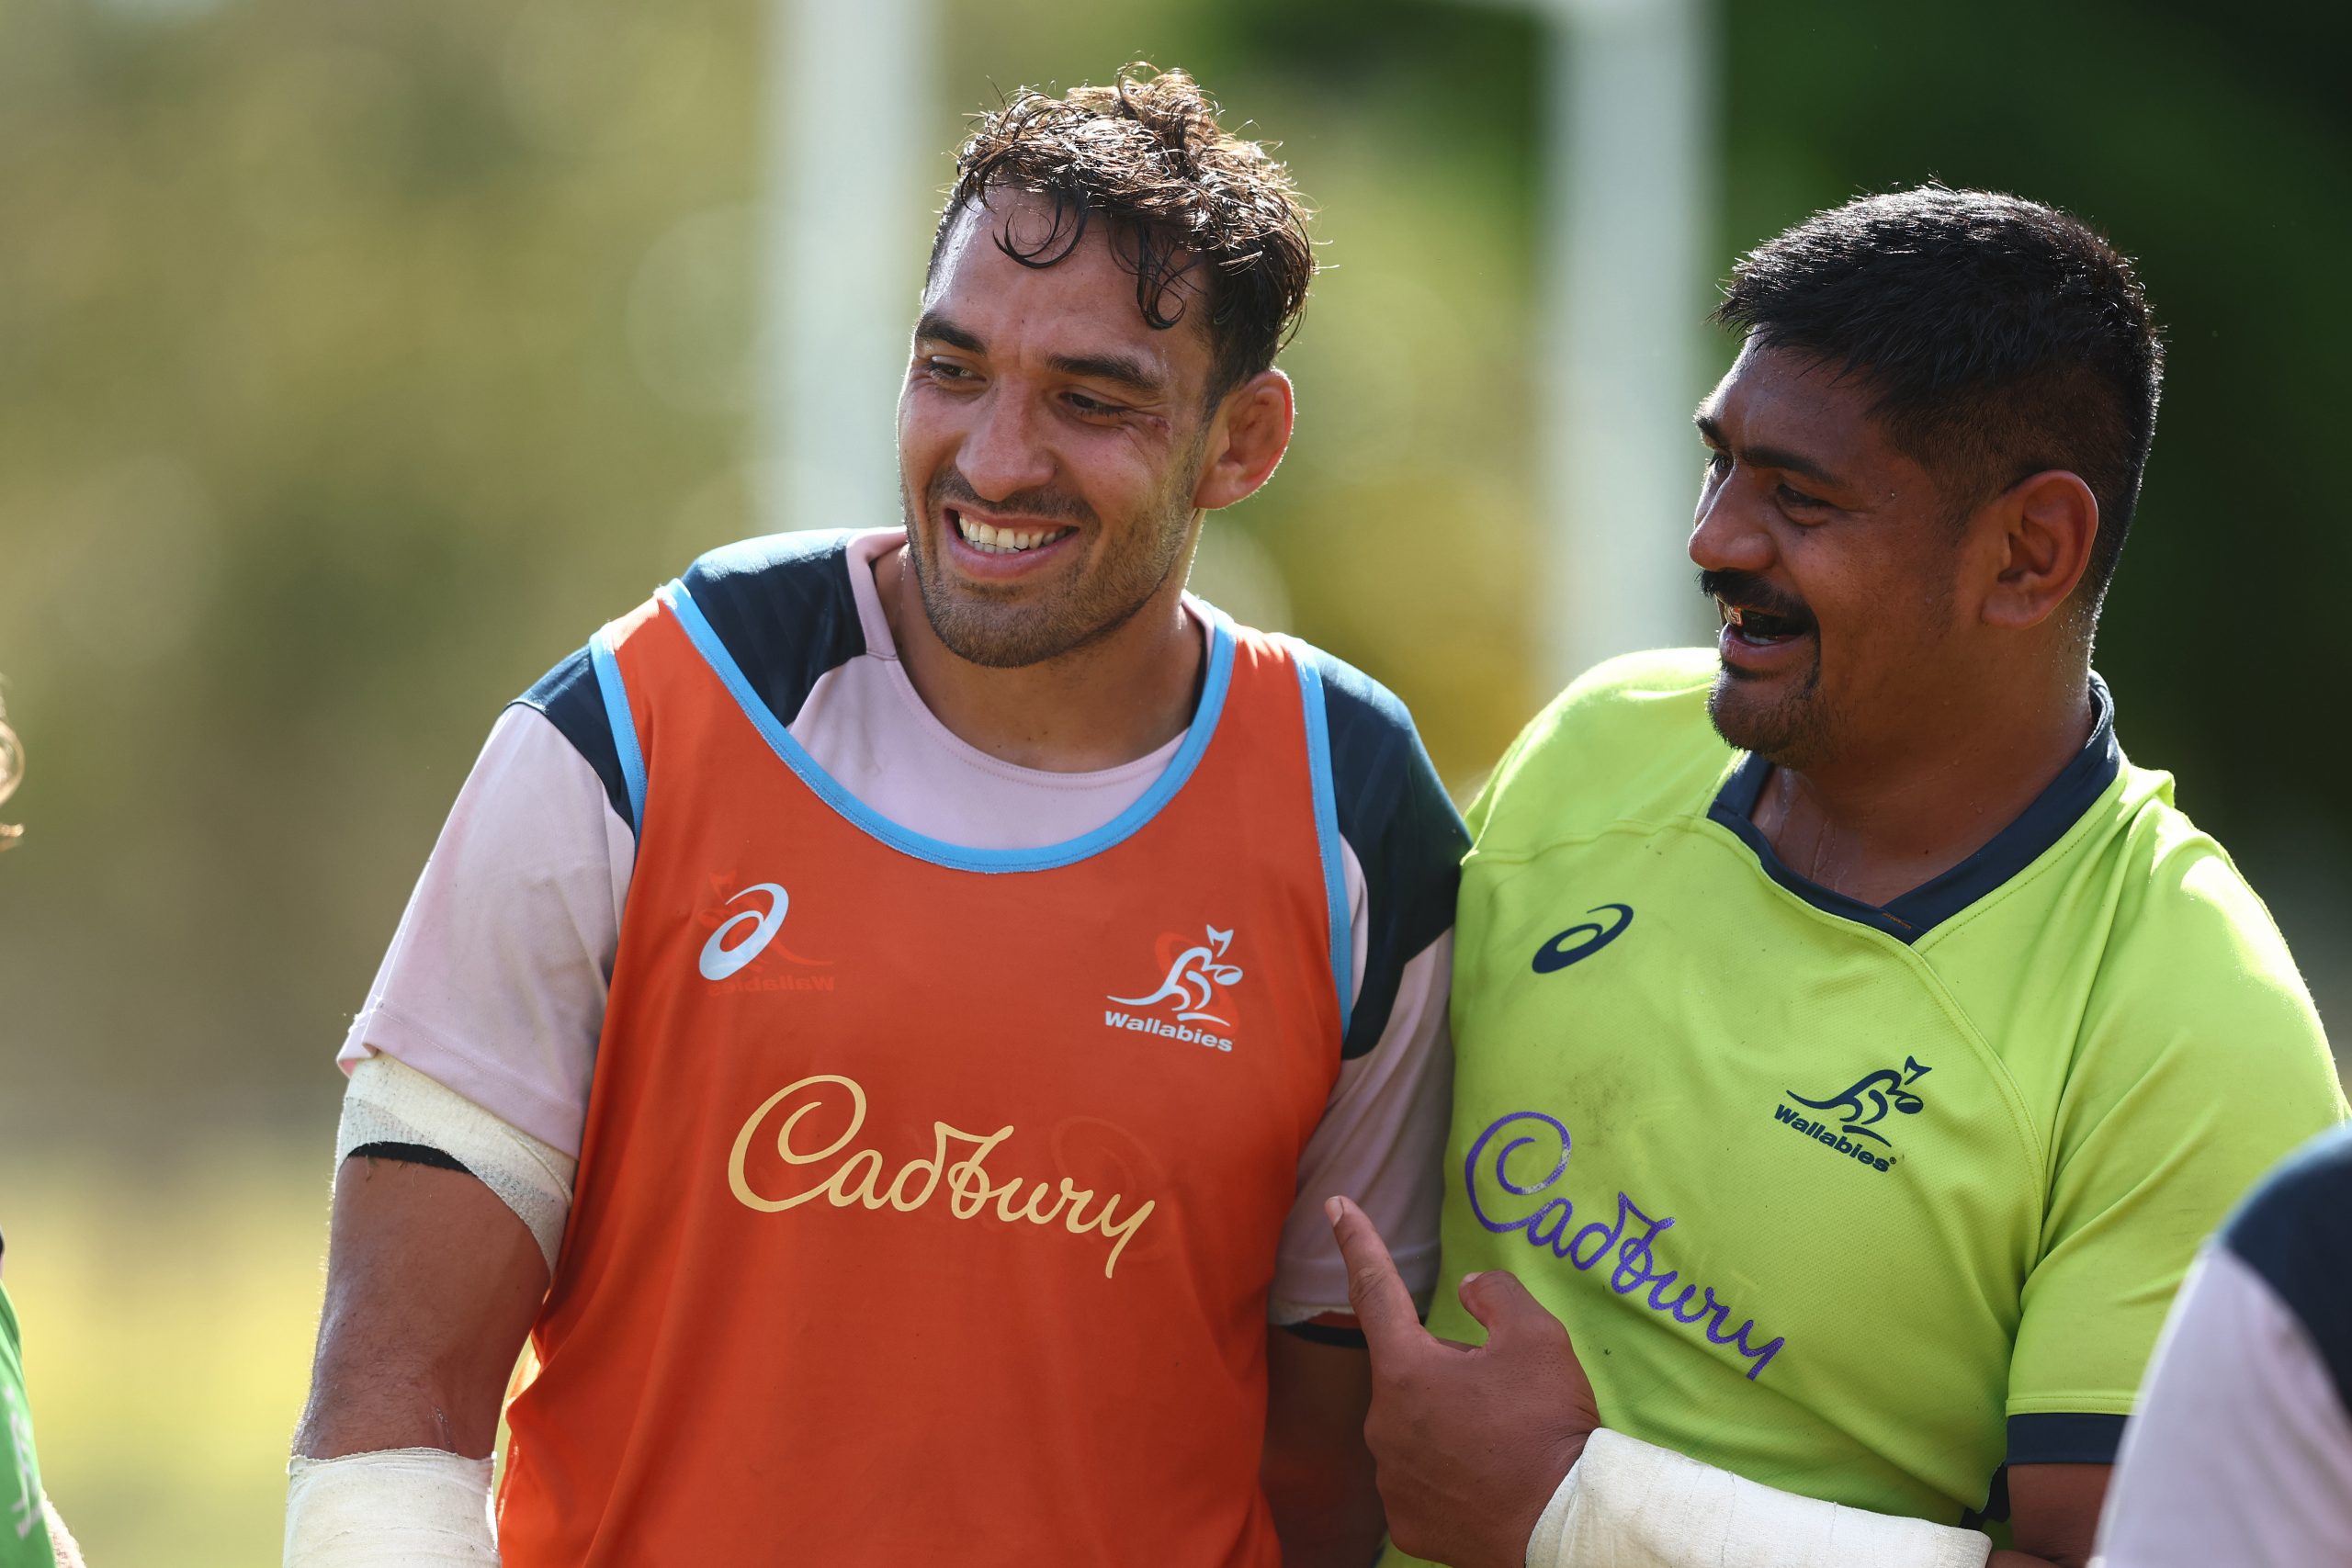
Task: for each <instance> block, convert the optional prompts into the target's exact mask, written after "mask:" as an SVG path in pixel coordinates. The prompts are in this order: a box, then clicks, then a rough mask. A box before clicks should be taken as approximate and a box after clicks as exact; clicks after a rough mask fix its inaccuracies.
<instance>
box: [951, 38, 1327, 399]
mask: <svg viewBox="0 0 2352 1568" xmlns="http://www.w3.org/2000/svg"><path fill="white" fill-rule="evenodd" d="M1216 117H1217V106H1216V101H1215V100H1214V99H1212V98H1210V97H1209V96H1208V95H1207V94H1206V93H1204V92H1203V91H1202V90H1201V86H1200V84H1199V83H1197V82H1195V81H1193V78H1192V77H1191V76H1189V75H1187V74H1186V73H1183V72H1182V71H1176V70H1169V71H1157V70H1154V69H1153V68H1152V67H1151V66H1149V65H1147V64H1143V63H1140V62H1137V63H1135V64H1131V65H1127V66H1125V67H1124V68H1122V69H1121V71H1120V72H1119V74H1118V77H1117V79H1116V80H1115V81H1114V82H1113V83H1112V85H1109V86H1107V87H1091V86H1090V87H1073V88H1071V89H1070V90H1069V93H1068V94H1066V95H1064V96H1061V97H1058V98H1049V97H1047V96H1045V95H1044V94H1042V93H1039V92H1036V91H1035V90H1034V89H1031V88H1027V87H1023V88H1022V89H1021V90H1020V91H1018V92H1016V93H1014V94H1013V95H1012V97H1011V98H1010V99H1008V100H1007V101H1006V102H1005V104H1004V105H1003V107H1001V108H999V109H997V110H995V111H994V112H993V113H990V114H986V115H982V116H980V117H978V125H977V126H976V127H975V128H974V129H973V131H972V134H971V136H970V138H969V139H968V140H967V141H965V143H964V145H963V146H962V147H961V148H959V149H957V151H956V183H955V185H954V186H952V187H951V188H950V190H949V192H948V197H947V205H946V207H945V209H944V210H942V212H941V213H940V215H939V228H938V231H936V232H935V233H934V234H933V238H932V245H931V266H932V268H933V270H936V269H937V267H938V265H939V257H940V253H941V252H942V251H943V250H944V248H945V246H946V243H947V236H948V234H949V233H950V231H953V230H954V228H955V226H956V220H957V219H958V218H960V217H962V216H963V214H964V212H965V210H966V209H967V208H970V207H972V206H975V205H977V204H978V203H979V202H982V201H984V200H986V199H987V197H988V194H989V192H990V191H991V190H998V189H1006V190H1018V191H1027V192H1029V193H1031V194H1033V195H1036V196H1041V197H1046V198H1047V199H1048V200H1050V201H1051V202H1052V204H1053V219H1052V222H1051V223H1050V224H1049V225H1048V226H1047V228H1046V233H1045V234H1044V236H1043V237H1041V238H1039V239H1038V240H1037V241H1036V243H1034V244H1031V243H1025V242H1024V241H1023V240H1021V239H1016V238H1015V237H1014V236H1013V235H1012V233H1011V232H1010V231H1005V232H1001V233H999V234H998V235H997V237H996V244H997V248H998V249H999V250H1001V251H1002V252H1003V253H1004V254H1006V255H1008V256H1011V257H1012V259H1013V260H1014V261H1017V262H1019V263H1020V264H1021V265H1023V266H1030V267H1048V266H1052V265H1054V264H1056V263H1057V262H1059V261H1060V260H1062V259H1063V258H1064V257H1065V256H1068V255H1069V254H1070V253H1071V252H1072V251H1073V250H1075V249H1077V248H1078V245H1079V243H1080V241H1082V240H1084V239H1085V237H1086V231H1087V225H1088V224H1089V223H1090V222H1091V221H1092V220H1094V219H1095V218H1096V217H1098V216H1099V217H1101V218H1103V220H1105V221H1107V222H1108V223H1109V224H1110V226H1111V227H1110V234H1111V243H1112V247H1113V251H1114V254H1116V255H1117V256H1118V258H1119V261H1120V264H1121V265H1124V266H1125V267H1126V268H1127V269H1128V270H1129V271H1130V272H1132V273H1134V274H1135V278H1136V308H1137V309H1139V310H1142V312H1143V318H1144V320H1145V321H1148V322H1149V323H1150V324H1151V325H1152V326H1153V327H1155V328H1159V329H1162V330H1164V329H1166V328H1169V327H1172V326H1174V325H1176V324H1177V323H1178V322H1179V321H1183V320H1184V319H1185V316H1186V314H1187V313H1188V311H1189V310H1190V308H1191V305H1192V301H1193V299H1195V298H1204V299H1205V301H1206V306H1207V310H1208V322H1207V324H1208V332H1209V342H1210V346H1211V350H1212V353H1213V355H1214V356H1215V358H1214V367H1213V368H1212V370H1211V372H1210V377H1209V400H1210V402H1211V404H1212V406H1214V404H1215V403H1216V400H1218V399H1220V398H1222V397H1224V396H1225V394H1226V393H1227V392H1229V391H1231V390H1232V389H1234V388H1236V387H1238V386H1239V385H1240V384H1241V383H1242V382H1244V381H1246V380H1248V379H1249V378H1250V377H1252V376H1255V375H1257V374H1258V373H1259V372H1260V371H1262V370H1264V369H1266V368H1268V367H1270V366H1272V364H1273V362H1274V355H1275V354H1276V353H1278V352H1279V351H1280V350H1281V348H1282V346H1283V344H1285V343H1287V342H1288V341H1289V339H1290V334H1291V333H1292V332H1293V331H1295V329H1296V327H1297V324H1298V315H1299V311H1300V310H1302V309H1303V308H1304V307H1305V306H1306V286H1307V283H1308V280H1309V279H1311V278H1312V277H1313V276H1315V251H1314V246H1313V244H1312V243H1311V242H1310V241H1309V240H1308V239H1307V236H1306V220H1307V216H1308V210H1309V209H1308V208H1307V206H1306V202H1305V200H1304V199H1302V198H1301V197H1300V196H1299V194H1298V189H1297V187H1296V186H1294V185H1293V184H1292V183H1291V177H1290V171H1289V170H1288V169H1287V168H1285V167H1284V166H1283V164H1280V163H1278V162H1276V161H1275V160H1274V159H1273V157H1272V156H1271V155H1270V154H1269V153H1268V152H1267V150H1266V149H1265V147H1263V146H1262V145H1261V144H1260V143H1258V142H1255V141H1243V140H1242V139H1241V138H1239V137H1238V136H1235V135H1233V134H1232V133H1230V132H1229V131H1227V130H1225V129H1224V128H1223V127H1222V126H1220V125H1218V123H1217V118H1216ZM1204 267H1205V271H1204V272H1203V271H1202V270H1201V269H1203V268H1204Z"/></svg>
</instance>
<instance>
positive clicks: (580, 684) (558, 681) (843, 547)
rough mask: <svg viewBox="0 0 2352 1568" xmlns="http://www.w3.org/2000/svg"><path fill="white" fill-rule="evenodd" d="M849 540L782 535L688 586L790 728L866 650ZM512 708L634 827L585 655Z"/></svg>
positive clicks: (738, 548) (704, 561) (743, 548)
mask: <svg viewBox="0 0 2352 1568" xmlns="http://www.w3.org/2000/svg"><path fill="white" fill-rule="evenodd" d="M848 541H849V536H848V535H846V534H839V533H829V534H778V535H774V536H769V537H767V538H761V539H748V540H745V541H744V542H743V543H741V544H740V545H729V546H727V547H725V548H723V549H717V550H713V551H711V552H710V553H709V554H708V555H706V556H704V557H703V558H701V559H699V560H697V561H695V564H694V565H693V566H692V567H690V568H688V569H687V571H686V574H685V577H684V584H685V589H686V592H688V593H691V594H692V595H694V601H695V607H696V608H697V609H699V610H701V611H702V613H703V616H704V618H705V619H707V621H709V622H710V625H711V629H712V630H714V631H716V632H717V633H718V640H719V641H721V642H723V643H725V644H726V645H727V651H728V652H729V653H730V654H732V655H733V656H734V659H735V663H736V667H737V668H739V669H741V671H743V674H744V678H745V679H746V680H748V681H750V682H752V687H753V688H754V689H755V690H756V691H757V692H758V693H759V694H760V696H761V698H762V700H763V701H764V702H765V703H766V704H767V705H768V707H769V709H770V710H771V711H772V712H774V713H775V716H776V718H777V720H778V721H779V722H780V723H783V724H786V725H788V724H790V723H791V722H792V721H793V720H794V719H795V718H797V717H798V716H799V714H800V705H801V704H803V703H805V702H807V701H808V700H809V693H810V692H811V691H813V690H815V689H816V685H817V681H818V678H819V677H820V676H821V675H823V674H824V673H825V671H828V670H831V669H833V668H834V667H835V666H837V665H840V664H842V663H845V662H847V661H848V660H852V659H854V658H856V657H857V656H858V655H859V654H861V653H863V652H865V631H864V629H863V628H862V627H861V626H859V625H858V619H857V599H856V595H855V593H854V592H853V591H852V589H851V587H850V580H849V570H848V565H847V557H848ZM515 701H517V702H519V703H521V704H522V705H524V706H526V707H530V708H536V709H537V710H538V711H539V713H540V714H541V715H542V716H545V717H546V719H547V721H548V723H549V724H552V725H554V726H555V727H556V728H557V730H558V731H559V732H560V733H561V735H562V736H563V738H564V739H566V740H568V741H570V742H571V749H572V750H575V751H577V752H579V753H580V755H581V756H582V758H584V759H586V761H587V763H588V765H589V766H590V767H592V768H594V769H595V770H596V776H597V778H599V779H601V780H603V781H604V785H605V799H606V800H608V801H610V802H612V806H613V809H614V811H616V813H618V814H619V816H620V819H621V820H622V821H624V822H631V823H633V822H635V821H636V819H637V818H636V813H635V812H634V811H633V810H631V809H630V807H629V798H628V778H627V776H626V774H625V773H623V771H622V767H621V759H620V750H619V748H618V747H617V746H616V744H615V743H614V740H613V728H612V721H611V719H610V718H609V716H607V715H606V713H605V698H604V693H603V692H602V690H601V689H600V688H599V687H598V686H597V684H596V671H595V667H594V663H593V662H592V661H591V660H590V658H589V655H588V650H587V649H584V648H583V649H580V650H579V651H578V652H576V653H574V654H572V655H571V657H569V658H567V659H566V660H564V661H563V662H562V663H560V664H559V665H557V666H556V667H555V668H554V669H552V670H550V671H548V672H547V673H546V674H545V675H543V676H541V677H540V678H539V681H538V683H537V684H536V685H534V686H533V687H532V688H531V689H530V690H529V691H527V692H526V693H524V694H522V695H521V696H520V697H518V698H516V699H515Z"/></svg>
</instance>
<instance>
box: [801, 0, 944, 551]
mask: <svg viewBox="0 0 2352 1568" xmlns="http://www.w3.org/2000/svg"><path fill="white" fill-rule="evenodd" d="M934 3H935V0H771V6H770V14H769V39H768V48H769V60H768V70H767V96H768V102H767V106H766V120H767V146H766V148H765V167H766V184H767V194H766V201H765V204H764V212H763V223H764V233H763V244H762V253H763V254H762V256H761V276H760V301H761V311H760V313H761V327H760V344H759V372H758V380H759V385H758V397H759V412H758V416H757V419H758V423H757V443H758V446H759V455H760V457H762V459H763V463H762V465H761V471H762V474H763V484H762V487H761V489H762V493H761V497H760V507H761V513H762V525H763V527H764V528H766V529H768V530H770V531H781V530H785V529H796V528H866V527H881V526H885V525H890V524H894V523H896V522H898V520H899V482H898V476H899V468H898V455H897V442H896V431H897V423H896V414H895V411H896V409H897V407H898V394H899V379H900V376H901V374H902V372H903V370H904V358H905V354H906V342H905V339H906V334H907V332H908V330H909V328H910V326H911V325H912V324H913V321H914V307H915V296H914V288H915V285H916V284H917V282H918V281H919V279H920V276H921V272H920V268H921V264H922V243H923V241H924V228H923V223H924V220H925V217H926V215H927V214H928V213H929V212H930V210H931V209H932V208H933V204H934V201H935V197H936V187H937V186H938V185H939V184H940V181H941V177H942V174H943V170H942V165H941V164H939V162H938V152H939V149H938V148H937V147H935V146H933V144H932V138H933V134H934V128H935V126H936V123H937V117H936V116H935V115H933V113H932V112H931V109H932V92H931V85H932V81H933V75H934V73H933V69H932V64H933V58H932V57H933V39H934V36H935V31H936V29H935V27H934V19H933V6H934Z"/></svg>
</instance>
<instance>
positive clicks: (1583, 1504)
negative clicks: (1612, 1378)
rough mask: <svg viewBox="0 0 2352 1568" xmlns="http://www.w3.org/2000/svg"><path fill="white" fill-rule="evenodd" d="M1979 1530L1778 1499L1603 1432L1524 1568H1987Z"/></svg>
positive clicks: (1552, 1506)
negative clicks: (1840, 1567)
mask: <svg viewBox="0 0 2352 1568" xmlns="http://www.w3.org/2000/svg"><path fill="white" fill-rule="evenodd" d="M1992 1551H1993V1543H1992V1541H1991V1540H1988V1539H1987V1538H1986V1537H1985V1536H1984V1535H1983V1534H1981V1533H1979V1532H1978V1531H1975V1530H1964V1529H1953V1528H1952V1527H1951V1526H1950V1525H1934V1524H1929V1523H1928V1521H1927V1520H1925V1519H1906V1518H1898V1517H1895V1516H1894V1515H1892V1514H1873V1513H1870V1512H1868V1511H1867V1510H1864V1509H1861V1508H1848V1507H1843V1506H1839V1505H1838V1504H1836V1503H1824V1502H1822V1501H1820V1500H1818V1499H1817V1498H1813V1497H1800V1496H1797V1495H1795V1494H1794V1493H1790V1492H1779V1491H1775V1490H1774V1489H1772V1488H1771V1487H1770V1486H1765V1485H1762V1484H1760V1483H1757V1482H1753V1481H1750V1480H1747V1478H1746V1477H1744V1476H1738V1475H1734V1474H1733V1473H1732V1472H1729V1471H1727V1470H1717V1469H1716V1468H1714V1467H1713V1465H1706V1464H1701V1463H1700V1462H1699V1461H1697V1460H1694V1459H1685V1458H1684V1457H1683V1456H1682V1455H1680V1454H1678V1453H1671V1452H1669V1451H1668V1450H1665V1449H1661V1448H1656V1447H1653V1446H1652V1445H1650V1444H1648V1443H1645V1442H1641V1441H1638V1440H1636V1439H1634V1438H1629V1437H1626V1436H1625V1435H1624V1434H1623V1433H1622V1432H1611V1431H1610V1430H1608V1429H1607V1428H1606V1427H1603V1428H1602V1429H1600V1430H1599V1431H1596V1432H1594V1433H1593V1434H1592V1436H1591V1438H1589V1439H1588V1440H1587V1441H1586V1444H1585V1450H1584V1457H1583V1458H1581V1459H1579V1460H1577V1462H1576V1466H1575V1468H1574V1469H1572V1470H1570V1471H1569V1472H1568V1474H1567V1479H1566V1480H1565V1481H1563V1482H1561V1483H1560V1489H1559V1490H1558V1491H1557V1492H1555V1493H1554V1494H1552V1501H1551V1502H1550V1503H1549V1504H1548V1505H1547V1506H1545V1507H1544V1514H1543V1517H1541V1518H1539V1519H1537V1520H1536V1522H1535V1533H1534V1534H1533V1535H1532V1536H1530V1537H1529V1538H1528V1541H1527V1568H1826V1565H1827V1564H1831V1563H1838V1564H1843V1563H1849V1562H1867V1563H1870V1564H1871V1568H1985V1559H1986V1558H1988V1557H1990V1556H1991V1555H1992Z"/></svg>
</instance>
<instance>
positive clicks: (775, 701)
mask: <svg viewBox="0 0 2352 1568" xmlns="http://www.w3.org/2000/svg"><path fill="white" fill-rule="evenodd" d="M856 537H857V536H856V535H854V534H850V533H846V532H831V533H813V534H771V535H769V536H766V537H764V538H759V539H746V540H744V541H742V542H741V544H734V545H729V546H726V547H723V548H720V549H716V550H713V551H711V552H710V553H709V554H707V555H706V556H703V557H702V558H700V559H698V560H696V561H695V563H694V565H692V566H691V567H688V568H687V569H686V571H685V575H684V577H683V578H681V579H680V580H679V581H680V583H681V585H682V586H683V587H684V590H685V592H686V596H687V598H688V599H690V600H691V601H692V602H693V606H694V608H695V610H698V611H699V612H701V614H702V616H703V618H704V619H705V620H706V621H707V622H708V623H709V625H710V629H711V630H712V631H713V632H714V633H716V634H717V635H718V640H719V641H720V642H721V643H722V644H724V645H725V646H726V649H727V651H728V652H729V653H730V654H732V655H733V656H734V658H735V662H736V663H737V664H738V665H739V666H741V669H742V671H743V673H744V675H745V676H746V677H747V678H748V679H749V680H750V681H751V682H752V685H753V686H754V687H755V688H757V689H758V690H759V693H760V694H761V695H762V696H763V697H765V698H767V699H768V705H769V706H770V707H772V708H775V711H776V716H777V717H778V718H781V719H782V720H784V722H785V723H786V724H789V723H791V722H792V719H793V716H795V715H796V714H797V713H798V712H799V709H800V705H801V704H802V703H803V702H805V701H806V700H807V699H808V695H809V688H811V687H813V686H814V685H815V684H816V682H817V678H818V677H819V676H820V675H822V674H823V673H824V672H825V671H828V670H831V669H832V668H834V667H835V666H836V665H839V664H842V663H844V662H846V661H847V660H852V659H854V658H856V657H857V656H858V655H859V654H861V653H863V652H865V626H864V624H863V622H862V621H861V620H860V618H859V615H858V607H857V593H856V590H855V586H854V582H853V581H852V579H851V577H850V571H851V570H852V567H851V561H850V554H849V549H850V542H851V541H852V540H853V539H854V538H856ZM779 699H782V700H781V701H779Z"/></svg>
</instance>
